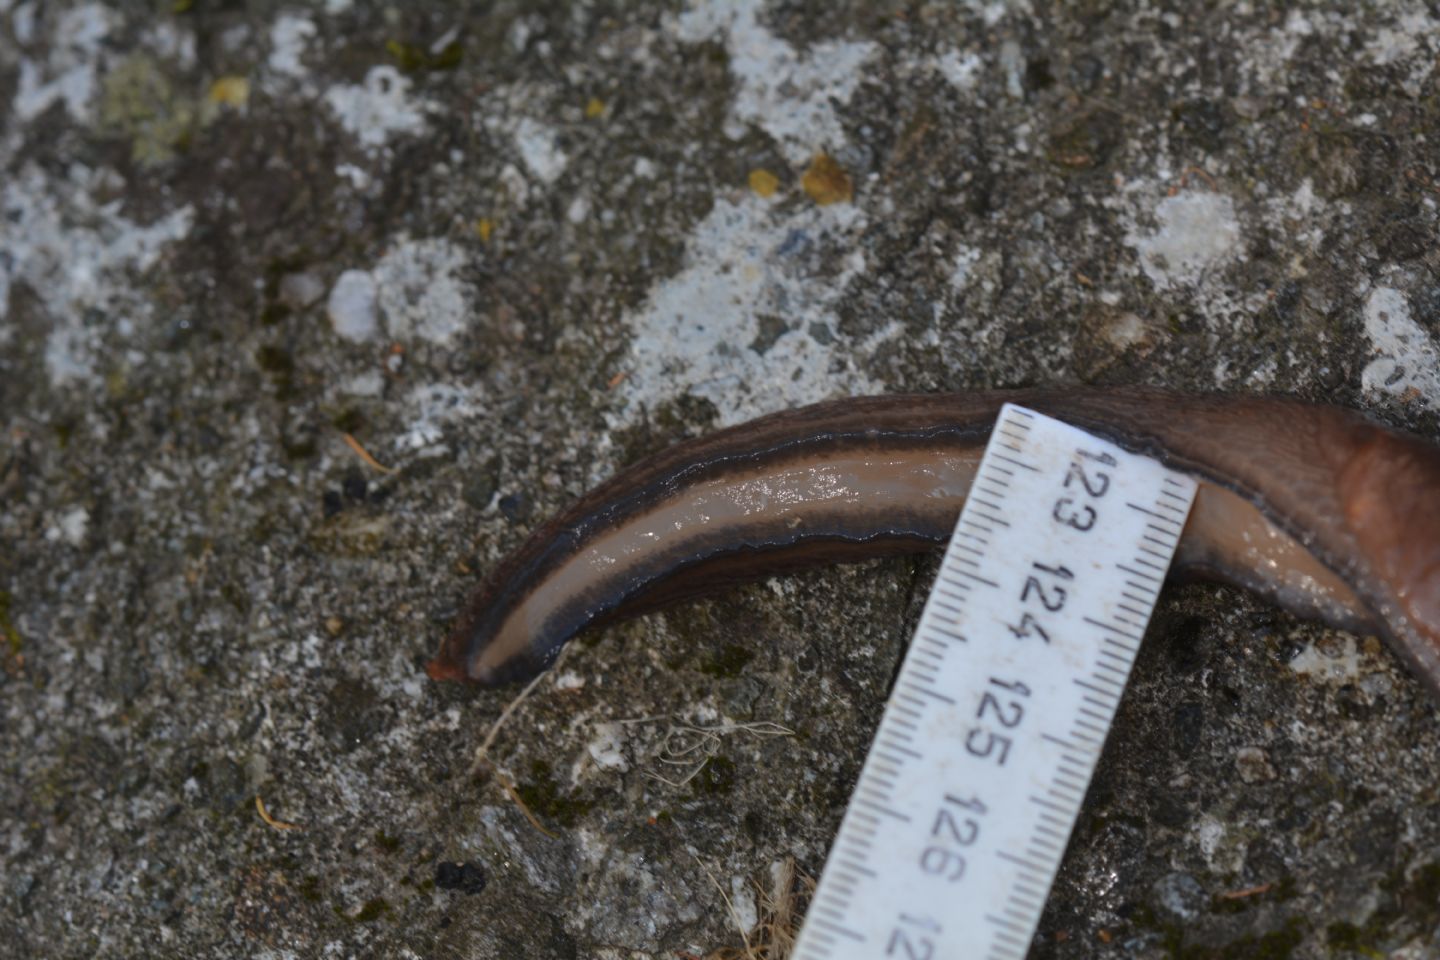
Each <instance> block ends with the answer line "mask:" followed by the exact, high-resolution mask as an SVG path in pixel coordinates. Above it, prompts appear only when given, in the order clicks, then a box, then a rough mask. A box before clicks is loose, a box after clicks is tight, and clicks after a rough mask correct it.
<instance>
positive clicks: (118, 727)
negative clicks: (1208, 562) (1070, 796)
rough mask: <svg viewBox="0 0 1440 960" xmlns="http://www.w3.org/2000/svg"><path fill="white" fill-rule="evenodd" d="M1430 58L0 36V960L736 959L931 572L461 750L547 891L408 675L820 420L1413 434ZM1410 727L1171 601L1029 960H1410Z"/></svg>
mask: <svg viewBox="0 0 1440 960" xmlns="http://www.w3.org/2000/svg"><path fill="white" fill-rule="evenodd" d="M1437 55H1440V19H1437V15H1436V14H1434V12H1433V8H1432V7H1428V6H1426V5H1424V4H1421V3H1396V4H1387V3H1361V4H1353V3H1340V2H1333V0H1332V2H1322V3H1309V4H1305V5H1304V6H1303V7H1299V8H1297V9H1295V10H1294V11H1293V12H1288V13H1286V12H1283V11H1279V10H1277V9H1274V8H1272V7H1271V5H1269V4H1263V3H1253V2H1242V0H1231V2H1221V3H1216V4H1210V5H1205V6H1203V7H1200V6H1197V5H1192V4H1189V3H1184V2H1179V0H1162V2H1148V0H1125V2H1123V3H1121V4H1118V5H1112V4H1103V3H1073V4H1046V3H1040V2H1031V0H1017V2H1015V3H1012V4H1009V5H1007V4H1004V3H986V2H982V0H965V2H960V3H954V4H952V3H921V2H906V3H884V4H871V3H835V2H834V0H827V2H819V0H813V2H812V0H793V2H773V3H760V2H757V0H738V2H733V3H727V2H724V0H705V2H697V3H695V4H693V5H691V6H686V7H682V6H678V5H674V4H668V3H654V2H645V3H639V2H637V3H613V2H612V3H603V2H597V3H574V4H564V3H520V2H509V3H494V4H453V5H452V4H445V5H441V4H436V5H433V6H421V5H418V4H399V3H396V4H394V5H391V6H373V5H369V4H362V3H360V2H358V0H357V2H350V0H327V2H323V3H313V4H309V5H305V4H300V3H291V4H280V3H272V2H261V3H253V4H242V3H238V2H226V3H222V2H211V0H180V2H178V3H171V2H170V0H164V2H162V0H146V2H139V0H136V2H132V3H127V4H118V3H117V4H115V5H110V6H107V5H102V4H99V3H51V2H44V3H41V2H35V0H26V2H18V0H0V104H3V105H4V106H3V107H0V124H3V126H0V214H3V215H0V426H3V440H0V632H3V640H0V667H3V669H0V718H3V719H0V763H3V776H0V882H3V885H4V892H3V895H0V944H3V946H0V952H3V953H6V954H8V955H12V956H49V957H87V958H88V957H105V958H110V957H135V956H173V957H187V958H189V957H229V956H256V957H269V958H281V957H305V958H308V957H424V958H430V957H437V958H450V957H456V958H460V957H464V958H490V957H520V956H524V957H557V958H569V957H585V958H589V957H601V958H636V960H638V958H661V957H664V958H675V957H677V956H688V955H696V956H702V955H705V954H707V953H708V952H710V951H712V950H717V949H720V948H725V947H730V948H734V947H739V946H740V945H741V943H742V936H741V932H740V930H739V929H738V927H741V926H744V927H749V926H750V924H751V923H752V922H753V921H754V920H755V919H757V918H758V914H759V912H761V911H760V907H759V906H758V905H757V902H756V898H755V895H754V890H755V885H756V884H759V885H760V886H762V887H766V888H768V887H769V885H770V876H771V872H772V869H773V868H774V866H775V865H776V864H782V863H784V862H786V860H787V858H794V860H795V862H796V865H797V867H798V868H799V869H800V870H801V871H803V872H808V873H809V874H812V875H813V874H815V873H818V871H819V868H820V866H821V864H822V862H823V857H824V854H825V851H826V848H827V845H828V843H829V838H830V836H831V834H832V832H833V830H834V829H835V827H836V824H837V822H838V818H839V816H840V814H841V811H842V809H843V805H844V802H845V799H846V796H847V791H848V788H849V785H850V784H851V782H852V781H853V779H854V777H855V776H856V774H857V771H858V768H859V764H860V762H861V759H862V757H863V754H864V751H865V748H866V744H867V738H868V736H869V733H870V730H871V729H872V727H873V724H874V723H875V722H876V720H877V718H878V716H879V712H880V709H881V706H882V702H883V697H884V693H885V686H886V683H887V681H888V678H889V676H890V674H891V672H892V670H893V667H894V664H895V662H896V658H897V657H898V656H899V655H900V652H901V650H902V648H903V646H904V644H905V642H906V639H907V637H908V635H909V632H910V630H911V629H912V627H913V625H914V622H915V619H916V617H917V616H918V613H919V607H920V604H921V602H922V600H923V596H924V590H925V588H926V585H927V583H928V579H929V577H930V576H931V575H932V574H933V571H934V569H935V562H934V560H933V559H921V560H913V561H907V560H891V561H884V562H876V563H872V564H869V565H864V566H859V567H849V568H843V569H832V570H827V571H820V572H816V573H814V574H810V575H806V576H799V577H794V578H789V579H785V580H781V581H775V582H772V583H768V584H762V585H759V586H755V587H751V588H748V589H743V590H737V591H735V592H733V593H728V594H725V595H723V596H720V597H717V598H716V599H714V600H712V601H708V602H703V603H696V604H692V605H688V606H684V607H680V608H676V609H674V610H673V611H671V612H668V613H666V614H663V615H657V616H652V617H649V618H647V619H644V620H641V621H638V622H635V623H631V624H628V625H624V626H621V627H618V628H615V629H611V630H607V631H603V632H600V633H598V634H596V635H594V636H591V637H588V638H586V640H585V641H584V642H583V643H581V644H578V645H577V647H576V648H575V649H574V650H573V651H572V653H571V654H570V656H569V657H568V658H567V660H566V661H565V662H564V663H563V664H562V666H561V668H560V669H559V670H558V671H556V672H555V673H554V674H552V675H550V677H549V678H547V679H546V680H545V681H544V682H542V683H541V685H540V686H539V687H538V688H537V689H536V691H535V693H534V695H533V696H532V698H531V699H530V701H529V702H527V703H526V704H525V705H524V706H523V707H522V708H521V709H520V710H519V711H518V712H517V713H516V715H515V716H514V717H513V718H512V719H511V721H510V722H509V724H508V725H507V726H506V727H505V729H504V730H503V731H502V732H501V734H500V736H499V738H498V739H497V741H496V743H495V745H494V748H493V749H492V751H491V759H492V760H493V761H494V763H495V765H496V766H497V767H498V768H499V770H500V772H501V774H503V775H505V776H508V777H509V778H510V779H512V780H513V781H514V783H515V784H516V790H517V791H518V793H519V795H520V796H521V797H523V798H524V799H525V800H526V802H527V804H528V806H529V808H530V809H531V810H532V811H533V813H534V816H535V817H536V819H537V821H538V822H539V824H540V825H541V826H542V827H543V828H544V830H545V831H547V832H548V833H549V834H553V838H551V837H550V836H547V834H546V833H542V832H541V831H540V830H539V829H537V828H536V827H535V826H532V825H531V823H530V822H529V821H528V820H527V819H526V817H525V815H524V813H523V812H522V810H521V809H520V807H519V806H518V805H517V804H515V803H514V802H512V800H511V799H510V798H509V796H508V795H507V793H506V791H505V790H504V788H503V786H502V782H503V779H502V777H501V776H500V775H496V774H492V775H490V776H486V777H480V778H470V777H468V776H467V775H466V768H467V765H468V763H469V757H470V754H471V752H472V750H473V749H474V747H475V746H476V744H477V743H478V742H479V741H480V739H481V738H482V737H483V736H484V735H485V732H486V730H487V729H488V728H489V726H490V724H491V723H492V722H493V721H494V720H495V719H496V717H497V716H498V715H499V712H500V710H501V709H502V708H503V706H504V705H505V703H506V702H507V701H508V700H509V699H510V697H511V696H512V695H513V691H506V692H476V691H470V690H462V689H458V688H453V687H437V686H435V685H433V684H431V683H430V682H429V681H428V680H427V679H426V678H425V677H424V675H423V673H422V672H421V669H420V668H421V665H422V664H423V662H424V660H425V659H426V658H427V656H428V655H429V654H430V652H431V651H432V650H433V648H434V647H435V645H436V643H437V641H438V638H439V637H440V635H441V634H442V633H443V630H444V627H445V624H446V623H447V621H448V620H449V618H450V617H451V616H452V614H453V613H454V611H455V610H456V609H457V607H458V606H459V604H460V603H461V601H462V599H463V597H464V596H465V594H466V592H467V590H468V589H469V588H470V586H471V585H472V584H473V583H474V582H475V580H476V579H477V577H478V576H479V574H480V573H481V572H482V571H484V570H485V569H487V568H488V567H489V566H490V565H491V564H493V563H494V562H495V561H496V560H497V558H498V557H500V556H501V555H502V553H503V552H504V551H505V550H506V549H507V548H508V547H510V546H512V545H513V544H515V543H517V542H518V541H519V540H520V539H521V538H522V537H523V536H524V535H525V534H526V532H527V531H528V530H529V529H530V528H531V527H532V526H533V525H534V524H535V523H537V522H539V521H540V520H541V519H542V518H544V517H545V516H546V515H548V514H549V513H551V512H552V511H554V510H556V509H557V508H559V507H560V506H561V505H563V504H564V503H566V502H567V501H568V500H569V499H570V498H572V497H574V496H576V495H577V494H579V493H580V492H582V491H583V490H585V489H586V488H587V487H588V486H590V485H591V484H592V483H593V482H595V481H596V480H598V479H600V478H603V477H605V476H607V475H609V474H610V473H611V472H612V471H614V470H615V469H616V468H617V467H618V466H620V465H622V464H624V463H626V462H628V461H630V460H632V459H634V458H636V457H638V456H640V455H642V454H643V453H645V452H647V451H649V450H653V449H655V448H656V447H657V446H659V445H661V444H664V443H666V442H669V441H671V440H673V439H676V438H678V437H682V436H687V435H690V434H693V433H696V432H700V431H703V430H706V429H709V428H712V427H714V426H716V425H720V424H727V423H733V422H736V421H739V420H742V419H745V418H747V417H749V416H752V415H754V414H756V413H759V412H762V411H768V410H773V409H778V408H781V407H785V406H788V405H792V404H797V403H802V402H807V401H811V400H817V399H821V398H825V397H831V396H841V395H845V394H849V393H858V392H876V391H886V390H939V389H952V390H958V389H965V388H972V387H980V386H1007V385H1024V384H1037V383H1055V382H1062V381H1083V382H1090V383H1112V382H1148V383H1156V384H1165V385H1169V386H1172V387H1177V388H1183V389H1194V390H1211V389H1219V390H1226V391H1285V392H1294V393H1298V394H1300V395H1303V396H1307V397H1311V398H1316V399H1324V400H1329V401H1333V402H1336V403H1340V404H1344V405H1347V406H1352V407H1357V408H1361V409H1365V410H1368V411H1370V412H1372V413H1373V414H1374V415H1375V416H1377V417H1379V418H1380V419H1382V420H1385V421H1387V422H1390V423H1393V424H1397V425H1401V426H1406V427H1409V428H1411V429H1415V430H1418V431H1420V432H1422V433H1424V434H1427V435H1429V436H1431V437H1435V436H1437V431H1440V420H1437V413H1440V360H1437V352H1436V350H1437V347H1436V344H1437V336H1440V276H1437V267H1440V254H1437V249H1436V200H1437V196H1440V185H1437V182H1436V177H1437V174H1440V161H1437V153H1436V147H1437V138H1440V95H1437V94H1440V91H1437V78H1436V72H1435V70H1436V62H1437ZM346 434H349V435H351V436H352V437H353V438H354V439H355V440H356V442H357V443H358V445H359V446H360V447H362V448H363V449H364V450H366V451H367V452H368V453H369V454H370V455H371V456H372V457H373V458H374V460H375V461H376V462H377V463H379V464H380V465H381V466H384V467H387V468H389V469H388V470H386V471H383V472H382V471H381V470H377V469H375V468H374V467H372V466H370V465H367V463H366V462H365V461H364V460H363V459H362V458H361V457H360V456H359V455H358V454H357V453H356V452H355V451H354V450H352V448H351V447H350V446H348V445H347V443H346V442H345V439H344V437H345V435H346ZM622 721H625V722H622ZM629 721H633V722H629ZM1435 721H1436V717H1435V708H1434V705H1433V704H1432V702H1431V701H1430V699H1429V698H1428V697H1427V696H1426V694H1425V693H1424V691H1423V690H1422V689H1421V687H1420V686H1419V685H1418V684H1417V683H1416V682H1415V680H1414V679H1413V678H1411V677H1410V676H1408V675H1407V674H1406V673H1405V672H1404V670H1403V669H1401V668H1400V667H1399V666H1398V664H1397V662H1396V661H1395V660H1394V659H1393V658H1392V657H1391V656H1390V655H1389V653H1388V652H1386V651H1385V650H1384V649H1383V648H1382V647H1381V646H1380V645H1379V644H1378V643H1377V642H1376V641H1375V640H1374V639H1373V638H1356V637H1350V636H1344V635H1340V634H1335V633H1332V632H1330V631H1326V630H1324V629H1321V628H1318V627H1315V626H1313V625H1306V624H1300V623H1296V622H1294V621H1292V620H1290V619H1288V618H1287V617H1285V616H1284V615H1282V614H1280V613H1279V612H1277V611H1275V610H1273V609H1270V608H1267V607H1265V606H1264V605H1262V604H1260V603H1258V602H1257V601H1255V600H1253V599H1251V598H1249V597H1246V596H1242V595H1238V594H1236V593H1233V592H1230V591H1227V590H1223V589H1220V588H1217V587H1210V586H1190V587H1183V588H1172V589H1170V590H1168V591H1167V593H1166V595H1165V598H1164V602H1163V603H1162V606H1161V608H1160V611H1159V613H1158V615H1157V618H1156V621H1155V622H1154V624H1153V625H1152V627H1151V629H1150V632H1149V636H1148V638H1147V642H1146V644H1145V648H1144V651H1143V652H1142V654H1141V657H1140V661H1139V664H1138V667H1137V670H1136V676H1135V680H1134V683H1133V685H1132V688H1131V690H1130V691H1129V693H1128V694H1127V698H1126V701H1125V703H1124V705H1123V708H1122V711H1121V715H1120V718H1119V722H1118V723H1117V725H1116V728H1115V730H1114V733H1113V734H1112V738H1111V741H1110V745H1109V747H1108V749H1107V752H1106V755H1105V758H1104V760H1103V762H1102V764H1101V769H1100V772H1099V775H1098V778H1097V780H1096V782H1095V784H1094V786H1093V787H1092V789H1091V791H1090V796H1089V799H1088V801H1087V804H1086V807H1085V811H1084V814H1083V816H1082V819H1081V821H1080V824H1079V827H1078V830H1077V834H1076V837H1075V839H1074V842H1073V843H1072V847H1071V850H1070V852H1069V855H1068V857H1067V859H1066V861H1065V865H1064V868H1063V870H1062V873H1061V877H1060V880H1059V883H1058V886H1057V888H1056V890H1055V893H1054V895H1053V897H1052V899H1051V901H1050V904H1049V907H1048V909H1047V912H1046V914H1045V918H1044V921H1043V924H1042V926H1041V930H1040V933H1039V935H1038V938H1037V940H1036V944H1035V947H1034V949H1033V951H1032V956H1034V957H1036V958H1062V957H1064V958H1069V957H1078V958H1092V957H1093V958H1098V957H1135V958H1161V957H1173V958H1185V960H1196V958H1232V957H1233V958H1239V957H1264V958H1279V957H1291V958H1321V957H1327V958H1329V957H1337V958H1373V957H1396V958H1402V957H1403V958H1419V957H1427V956H1435V955H1440V938H1437V925H1440V802H1437V801H1440V797H1437V790H1440V775H1437V773H1436V770H1437V762H1436V761H1437V756H1440V733H1437V729H1436V722H1435ZM712 728H718V729H712ZM781 728H783V730H782V729H781ZM697 729H701V730H702V731H708V732H702V733H697V732H696V731H697ZM787 731H788V733H787ZM697 756H698V757H702V758H703V757H707V756H708V757H709V759H708V761H707V762H706V765H705V767H704V769H702V770H700V771H699V773H698V774H697V775H696V776H694V778H693V779H691V780H689V781H688V782H686V783H683V784H681V785H678V786H677V785H676V784H678V783H680V781H681V780H683V778H684V777H685V776H686V775H688V774H690V773H692V772H693V771H694V768H693V767H687V766H686V765H685V763H684V761H685V760H686V759H687V758H693V757H697ZM676 761H680V762H676ZM661 778H664V779H661ZM667 781H669V782H667ZM257 796H259V797H260V798H262V799H263V802H264V804H265V805H266V807H267V809H268V812H269V814H270V815H271V817H272V818H273V819H274V820H275V821H276V822H277V823H290V824H294V825H296V826H297V827H298V829H289V830H286V829H280V828H279V827H278V826H271V825H267V823H266V822H264V821H263V820H262V819H261V817H260V815H259V813H258V811H257V808H256V802H255V800H256V797H257ZM722 891H723V894H724V896H723V897H722ZM725 898H729V900H730V901H731V904H732V906H729V907H727V905H726V902H725Z"/></svg>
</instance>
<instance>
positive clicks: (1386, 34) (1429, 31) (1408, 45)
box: [1365, 11, 1440, 97]
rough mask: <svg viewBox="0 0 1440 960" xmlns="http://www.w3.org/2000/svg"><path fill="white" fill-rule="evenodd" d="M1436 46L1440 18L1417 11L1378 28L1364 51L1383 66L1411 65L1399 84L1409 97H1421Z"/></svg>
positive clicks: (1432, 62) (1439, 40) (1431, 70)
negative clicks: (1436, 18)
mask: <svg viewBox="0 0 1440 960" xmlns="http://www.w3.org/2000/svg"><path fill="white" fill-rule="evenodd" d="M1437 49H1440V21H1437V20H1435V19H1434V18H1433V17H1431V16H1430V15H1429V14H1426V13H1423V12H1418V11H1417V12H1413V13H1405V14H1401V15H1400V17H1399V18H1398V19H1397V20H1396V22H1395V23H1394V24H1393V25H1390V26H1384V27H1381V28H1380V29H1379V30H1378V31H1376V33H1375V37H1374V39H1372V40H1371V41H1370V42H1369V43H1367V44H1366V45H1365V54H1366V56H1367V57H1368V58H1369V59H1370V60H1371V61H1372V62H1374V63H1376V64H1378V65H1380V66H1389V65H1391V64H1399V65H1401V66H1402V67H1404V66H1406V65H1407V64H1408V67H1409V69H1408V70H1406V71H1405V74H1404V77H1403V78H1402V79H1401V81H1400V86H1401V88H1402V89H1404V91H1405V93H1406V94H1408V95H1409V96H1411V97H1418V96H1420V94H1421V93H1422V92H1423V90H1424V87H1425V82H1426V80H1427V79H1428V78H1429V76H1430V74H1431V73H1432V72H1433V70H1434V69H1435V53H1436V51H1437Z"/></svg>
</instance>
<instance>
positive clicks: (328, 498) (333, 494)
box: [320, 490, 345, 517]
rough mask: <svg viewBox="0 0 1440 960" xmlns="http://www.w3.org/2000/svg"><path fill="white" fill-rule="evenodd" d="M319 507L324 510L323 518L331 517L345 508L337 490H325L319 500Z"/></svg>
mask: <svg viewBox="0 0 1440 960" xmlns="http://www.w3.org/2000/svg"><path fill="white" fill-rule="evenodd" d="M320 502H321V505H322V506H324V508H325V516H326V517H333V516H335V514H337V513H339V512H340V511H341V510H342V509H344V507H345V501H344V500H342V499H341V498H340V492H339V491H338V490H326V491H325V494H324V496H322V497H321V498H320Z"/></svg>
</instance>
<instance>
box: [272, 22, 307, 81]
mask: <svg viewBox="0 0 1440 960" xmlns="http://www.w3.org/2000/svg"><path fill="white" fill-rule="evenodd" d="M317 32H318V31H317V30H316V28H315V21H314V20H311V19H310V18H309V17H307V16H304V15H303V14H298V13H282V14H280V16H279V17H278V18H277V19H276V20H275V23H274V24H272V25H271V27H270V57H269V59H267V60H266V61H265V62H266V65H267V66H268V67H269V68H270V72H271V73H273V74H275V75H276V76H280V77H288V78H291V79H299V78H301V77H303V76H305V74H306V73H307V72H308V71H307V70H306V69H305V48H306V47H308V46H309V45H310V41H311V40H312V39H314V37H315V35H316V33H317Z"/></svg>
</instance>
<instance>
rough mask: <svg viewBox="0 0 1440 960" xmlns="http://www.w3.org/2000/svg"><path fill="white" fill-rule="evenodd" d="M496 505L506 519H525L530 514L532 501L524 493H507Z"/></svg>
mask: <svg viewBox="0 0 1440 960" xmlns="http://www.w3.org/2000/svg"><path fill="white" fill-rule="evenodd" d="M496 506H498V507H499V508H500V513H501V514H502V515H503V516H504V517H505V519H506V520H524V519H525V518H526V517H528V516H529V515H530V501H529V498H527V497H526V496H525V494H523V493H507V494H505V496H503V497H501V498H500V501H499V502H498V503H497V504H496Z"/></svg>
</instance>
